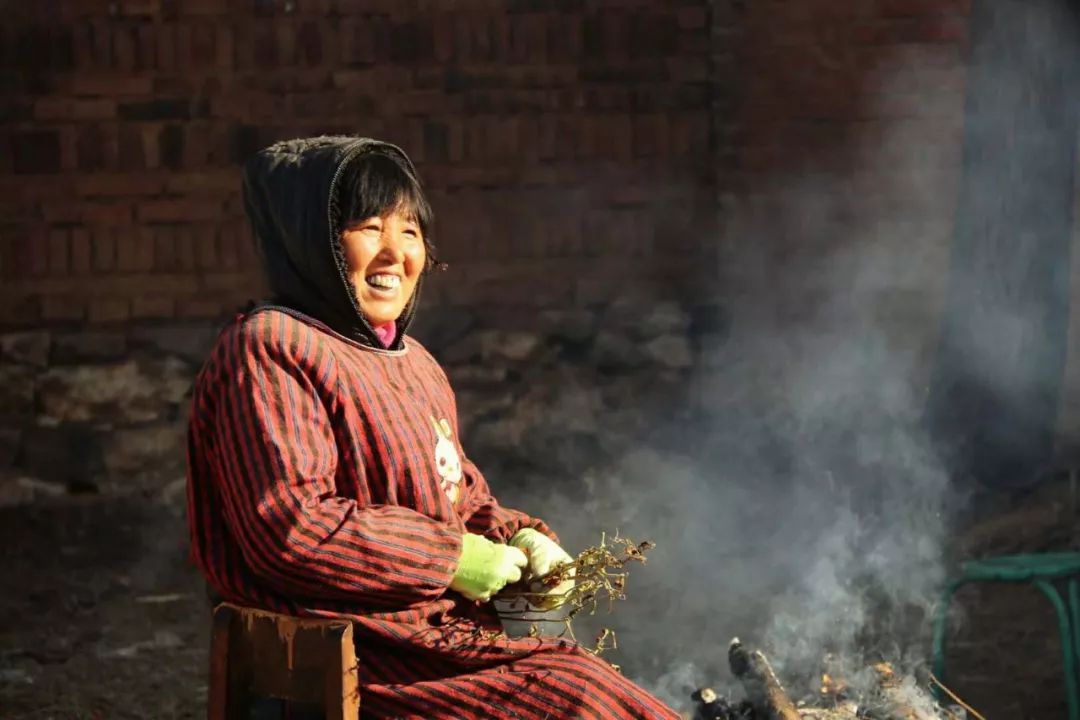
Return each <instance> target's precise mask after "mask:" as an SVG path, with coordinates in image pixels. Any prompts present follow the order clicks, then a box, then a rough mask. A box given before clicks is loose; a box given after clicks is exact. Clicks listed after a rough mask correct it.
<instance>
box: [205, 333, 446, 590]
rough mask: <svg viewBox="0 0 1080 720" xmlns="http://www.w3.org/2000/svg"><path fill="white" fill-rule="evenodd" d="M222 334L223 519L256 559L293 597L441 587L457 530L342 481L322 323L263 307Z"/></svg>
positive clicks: (264, 575) (217, 437)
mask: <svg viewBox="0 0 1080 720" xmlns="http://www.w3.org/2000/svg"><path fill="white" fill-rule="evenodd" d="M223 341H224V342H223V345H222V346H221V348H220V350H221V352H220V355H219V361H220V363H221V365H222V367H221V372H220V373H219V374H218V377H219V382H218V387H217V388H216V394H217V398H216V402H215V406H216V411H215V413H214V415H215V417H213V418H211V419H210V421H211V423H212V427H210V428H209V429H208V431H209V432H210V433H212V437H213V438H214V446H215V447H216V453H215V457H214V458H213V461H214V462H215V463H216V465H217V468H216V470H217V472H216V473H215V475H216V477H217V478H218V491H219V493H220V495H221V497H222V499H223V506H224V515H225V521H226V524H227V526H228V529H229V531H230V533H231V534H232V535H233V536H234V537H235V539H236V541H237V543H238V545H239V547H240V549H241V552H242V554H243V556H244V558H245V560H246V561H247V563H248V564H249V566H250V568H251V570H252V571H253V572H254V573H255V574H256V575H257V576H258V577H259V578H260V580H262V581H263V582H265V583H266V584H267V585H268V586H270V587H271V588H273V589H274V590H276V591H278V592H280V593H283V594H286V595H292V596H300V597H312V598H329V599H349V600H352V601H354V602H360V603H366V604H370V605H373V606H384V607H397V606H401V605H405V604H411V603H414V602H418V601H423V600H427V599H432V598H435V597H438V596H439V595H441V594H442V593H443V592H444V591H445V590H446V588H447V586H448V585H449V583H450V580H451V578H452V576H453V573H454V570H455V569H456V567H457V560H458V557H459V555H460V553H461V535H460V531H459V530H457V529H454V528H453V527H451V526H449V525H447V524H445V523H442V522H439V521H436V520H433V519H431V518H429V517H427V516H424V515H422V514H420V513H418V512H416V511H414V510H411V509H408V508H404V507H398V506H367V507H365V506H362V505H361V504H360V503H359V502H358V501H357V500H356V499H353V498H346V497H341V496H339V495H338V494H337V492H336V488H335V484H334V476H335V472H336V470H337V462H338V454H337V449H336V444H335V441H334V433H333V428H332V427H331V425H330V413H329V412H328V408H327V405H326V403H328V402H330V403H332V402H334V400H333V397H334V396H333V393H327V392H325V391H324V389H325V388H334V387H336V382H337V380H336V373H337V369H336V366H335V364H334V359H333V355H332V353H331V352H330V350H329V349H328V348H326V347H325V346H324V344H323V343H321V342H320V341H319V338H318V335H317V333H316V332H315V331H313V330H311V329H310V328H307V327H306V326H304V325H302V324H301V323H298V322H296V321H295V320H293V319H292V318H289V317H288V316H286V315H282V314H279V313H263V314H260V315H256V316H254V317H253V318H249V320H248V321H246V322H244V323H242V324H240V325H239V326H238V327H237V331H236V332H235V333H233V334H232V335H231V336H228V335H227V336H226V337H225V338H224V339H223ZM361 472H362V471H361Z"/></svg>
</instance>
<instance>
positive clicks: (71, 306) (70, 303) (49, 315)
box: [41, 294, 86, 321]
mask: <svg viewBox="0 0 1080 720" xmlns="http://www.w3.org/2000/svg"><path fill="white" fill-rule="evenodd" d="M85 317H86V301H85V300H84V299H83V298H81V297H79V296H78V295H74V294H69V295H45V296H43V297H42V298H41V319H42V320H56V321H64V320H82V319H83V318H85Z"/></svg>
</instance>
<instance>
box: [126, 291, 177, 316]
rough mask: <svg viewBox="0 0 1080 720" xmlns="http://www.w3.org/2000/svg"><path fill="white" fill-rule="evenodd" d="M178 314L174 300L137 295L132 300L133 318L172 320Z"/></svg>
mask: <svg viewBox="0 0 1080 720" xmlns="http://www.w3.org/2000/svg"><path fill="white" fill-rule="evenodd" d="M175 314H176V303H175V301H174V300H173V299H172V298H168V297H161V296H145V295H137V296H135V297H133V298H132V299H131V316H132V317H133V318H138V319H150V318H171V317H173V316H174V315H175Z"/></svg>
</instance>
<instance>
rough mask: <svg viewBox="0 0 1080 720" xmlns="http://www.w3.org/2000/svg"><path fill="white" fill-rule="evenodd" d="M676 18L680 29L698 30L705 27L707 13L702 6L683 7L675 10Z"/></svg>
mask: <svg viewBox="0 0 1080 720" xmlns="http://www.w3.org/2000/svg"><path fill="white" fill-rule="evenodd" d="M675 16H676V20H677V22H678V24H679V28H680V29H682V30H698V29H701V28H703V27H705V21H706V20H707V19H708V13H707V12H706V11H705V8H704V7H683V8H679V9H678V10H677V11H676V15H675Z"/></svg>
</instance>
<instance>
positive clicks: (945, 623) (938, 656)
mask: <svg viewBox="0 0 1080 720" xmlns="http://www.w3.org/2000/svg"><path fill="white" fill-rule="evenodd" d="M967 582H968V581H967V580H965V579H963V578H961V579H960V580H956V581H954V582H951V583H949V584H948V585H946V586H945V590H944V591H943V592H942V593H941V600H940V602H939V604H938V608H937V613H935V615H934V643H933V646H932V651H931V652H932V662H931V667H932V668H933V673H934V677H936V678H937V679H938V680H940V681H942V682H945V636H946V635H948V630H949V606H950V605H952V599H953V595H955V594H956V591H957V590H959V589H960V588H961V587H962V586H963V585H965V584H966V583H967ZM939 693H940V691H939V690H938V688H937V686H936V685H935V686H934V695H935V697H938V699H940V697H939Z"/></svg>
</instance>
